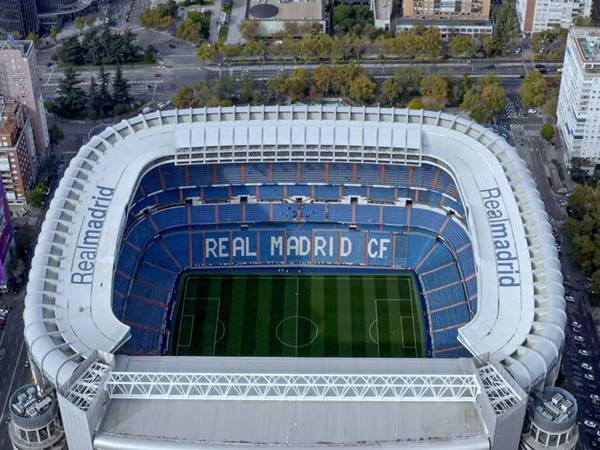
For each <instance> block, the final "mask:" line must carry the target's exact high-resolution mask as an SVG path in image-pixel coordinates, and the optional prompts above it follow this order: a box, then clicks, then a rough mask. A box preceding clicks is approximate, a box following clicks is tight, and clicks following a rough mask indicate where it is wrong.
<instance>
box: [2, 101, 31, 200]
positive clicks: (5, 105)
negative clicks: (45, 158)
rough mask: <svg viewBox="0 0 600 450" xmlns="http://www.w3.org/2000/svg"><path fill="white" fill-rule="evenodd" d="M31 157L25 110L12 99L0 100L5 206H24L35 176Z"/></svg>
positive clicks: (29, 135) (28, 127)
mask: <svg viewBox="0 0 600 450" xmlns="http://www.w3.org/2000/svg"><path fill="white" fill-rule="evenodd" d="M34 157H35V143H34V139H33V131H32V129H31V121H30V120H29V116H28V115H27V113H26V112H25V108H23V106H22V105H21V104H20V103H18V102H16V101H14V100H7V99H5V100H3V101H0V177H1V179H2V184H3V185H4V191H5V193H6V199H7V200H8V203H10V204H23V203H25V196H26V194H27V192H28V191H29V189H30V188H31V186H32V184H33V181H34V178H35V175H36V174H35V172H34V171H33V168H32V166H31V159H32V158H34Z"/></svg>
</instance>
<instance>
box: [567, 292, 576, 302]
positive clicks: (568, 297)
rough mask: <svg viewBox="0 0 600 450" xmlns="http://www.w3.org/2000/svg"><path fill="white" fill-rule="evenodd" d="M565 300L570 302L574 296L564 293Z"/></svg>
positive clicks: (573, 299)
mask: <svg viewBox="0 0 600 450" xmlns="http://www.w3.org/2000/svg"><path fill="white" fill-rule="evenodd" d="M565 300H566V301H568V302H571V303H574V302H575V297H573V296H572V295H571V294H565Z"/></svg>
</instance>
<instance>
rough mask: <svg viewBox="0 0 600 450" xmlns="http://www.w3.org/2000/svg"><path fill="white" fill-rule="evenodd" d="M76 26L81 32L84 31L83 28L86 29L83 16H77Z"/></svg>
mask: <svg viewBox="0 0 600 450" xmlns="http://www.w3.org/2000/svg"><path fill="white" fill-rule="evenodd" d="M75 26H76V27H77V29H78V30H79V31H81V30H83V27H85V19H84V18H83V17H81V16H77V17H76V18H75Z"/></svg>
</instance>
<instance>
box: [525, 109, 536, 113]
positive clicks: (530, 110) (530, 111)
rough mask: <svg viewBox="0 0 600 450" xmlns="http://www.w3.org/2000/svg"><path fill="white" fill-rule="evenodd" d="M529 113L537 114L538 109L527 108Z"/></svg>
mask: <svg viewBox="0 0 600 450" xmlns="http://www.w3.org/2000/svg"><path fill="white" fill-rule="evenodd" d="M527 112H528V113H529V114H537V109H533V108H530V109H528V110H527Z"/></svg>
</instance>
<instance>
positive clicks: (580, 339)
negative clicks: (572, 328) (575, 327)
mask: <svg viewBox="0 0 600 450" xmlns="http://www.w3.org/2000/svg"><path fill="white" fill-rule="evenodd" d="M573 339H574V340H576V341H577V342H583V338H582V337H581V336H579V335H576V336H573Z"/></svg>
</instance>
